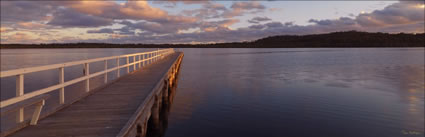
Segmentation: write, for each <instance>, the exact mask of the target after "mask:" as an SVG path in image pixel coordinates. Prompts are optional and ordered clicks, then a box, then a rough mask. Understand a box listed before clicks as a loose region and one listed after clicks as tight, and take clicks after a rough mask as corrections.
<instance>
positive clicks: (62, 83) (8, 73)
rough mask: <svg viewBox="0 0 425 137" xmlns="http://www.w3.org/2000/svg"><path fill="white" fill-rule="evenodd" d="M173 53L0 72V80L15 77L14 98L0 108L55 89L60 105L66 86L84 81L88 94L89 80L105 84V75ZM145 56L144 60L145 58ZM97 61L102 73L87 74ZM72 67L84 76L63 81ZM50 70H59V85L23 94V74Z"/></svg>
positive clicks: (99, 59)
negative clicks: (100, 78) (81, 69)
mask: <svg viewBox="0 0 425 137" xmlns="http://www.w3.org/2000/svg"><path fill="white" fill-rule="evenodd" d="M173 52H174V49H163V50H155V51H150V52H141V53H134V54H127V55H119V56H111V57H103V58H95V59H88V60H81V61H73V62H67V63H61V64H52V65H45V66H38V67H29V68H22V69H14V70H7V71H1V72H0V78H4V77H11V76H17V78H16V87H17V88H16V97H13V98H10V99H7V100H4V101H1V102H0V108H4V107H7V106H9V105H12V104H15V103H19V102H21V101H24V100H27V99H29V98H32V97H35V96H39V95H42V94H46V93H49V92H52V91H55V90H57V89H60V90H59V97H60V99H59V103H60V104H64V102H65V101H64V100H65V97H64V96H65V94H64V88H65V87H66V86H69V85H72V84H75V83H78V82H81V81H84V80H85V81H86V91H87V92H88V91H89V90H90V87H89V85H90V84H89V81H90V78H93V77H96V76H99V75H102V74H103V75H104V76H105V78H104V81H105V82H104V83H107V73H108V72H111V71H117V77H120V74H119V71H120V69H121V68H125V67H126V68H127V72H129V68H130V66H131V65H133V71H135V70H136V66H137V64H138V66H139V68H141V66H142V65H143V66H145V65H146V64H150V63H153V62H154V61H156V60H158V59H159V57H162V56H165V55H168V54H171V53H173ZM145 55H146V58H145ZM136 56H138V59H139V60H137V61H136V60H135V59H136ZM130 57H133V62H132V63H129V58H130ZM121 58H126V64H124V65H120V64H119V60H120V59H121ZM111 59H116V62H117V66H116V67H114V68H108V67H107V64H108V60H111ZM99 61H104V67H105V68H104V69H105V70H103V71H100V72H96V73H92V74H90V72H89V64H90V63H93V62H99ZM74 65H84V72H85V75H84V76H82V77H79V78H75V79H72V80H69V81H64V75H65V74H64V68H65V67H69V66H74ZM51 69H59V84H56V85H53V86H49V87H46V88H43V89H39V90H36V91H32V92H30V93H26V94H24V92H23V91H24V86H23V85H24V74H27V73H33V72H39V71H45V70H51ZM23 112H24V108H20V109H19V110H18V113H17V122H23V121H24V119H23V118H24V117H23V114H24V113H23Z"/></svg>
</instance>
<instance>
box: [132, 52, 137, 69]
mask: <svg viewBox="0 0 425 137" xmlns="http://www.w3.org/2000/svg"><path fill="white" fill-rule="evenodd" d="M136 65H137V63H136V55H134V56H133V71H135V70H136Z"/></svg>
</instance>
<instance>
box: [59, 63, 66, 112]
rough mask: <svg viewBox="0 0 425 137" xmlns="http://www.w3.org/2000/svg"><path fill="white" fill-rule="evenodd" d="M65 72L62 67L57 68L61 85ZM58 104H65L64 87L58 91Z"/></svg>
mask: <svg viewBox="0 0 425 137" xmlns="http://www.w3.org/2000/svg"><path fill="white" fill-rule="evenodd" d="M64 77H65V72H64V67H61V68H59V84H63V83H64V82H65V78H64ZM59 103H60V104H64V103H65V87H62V88H61V89H59Z"/></svg>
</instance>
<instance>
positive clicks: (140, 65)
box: [139, 55, 142, 69]
mask: <svg viewBox="0 0 425 137" xmlns="http://www.w3.org/2000/svg"><path fill="white" fill-rule="evenodd" d="M140 61H142V55H139V69H140V68H142V62H140Z"/></svg>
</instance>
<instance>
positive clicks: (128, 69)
mask: <svg viewBox="0 0 425 137" xmlns="http://www.w3.org/2000/svg"><path fill="white" fill-rule="evenodd" d="M128 64H129V59H128V56H127V64H125V65H128ZM128 73H130V66H127V74H128Z"/></svg>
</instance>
